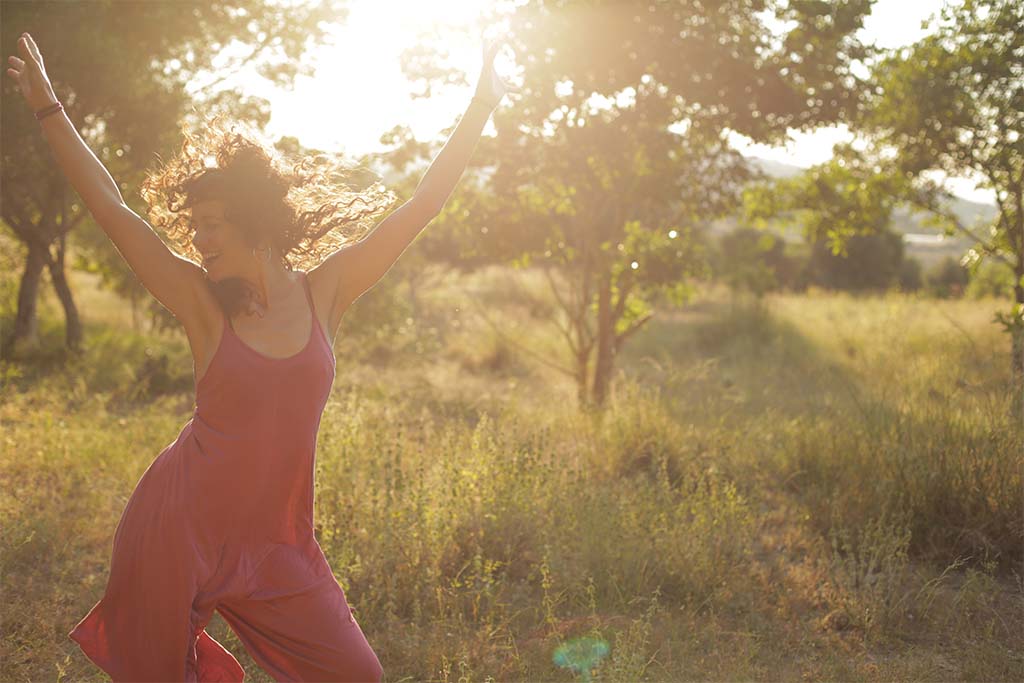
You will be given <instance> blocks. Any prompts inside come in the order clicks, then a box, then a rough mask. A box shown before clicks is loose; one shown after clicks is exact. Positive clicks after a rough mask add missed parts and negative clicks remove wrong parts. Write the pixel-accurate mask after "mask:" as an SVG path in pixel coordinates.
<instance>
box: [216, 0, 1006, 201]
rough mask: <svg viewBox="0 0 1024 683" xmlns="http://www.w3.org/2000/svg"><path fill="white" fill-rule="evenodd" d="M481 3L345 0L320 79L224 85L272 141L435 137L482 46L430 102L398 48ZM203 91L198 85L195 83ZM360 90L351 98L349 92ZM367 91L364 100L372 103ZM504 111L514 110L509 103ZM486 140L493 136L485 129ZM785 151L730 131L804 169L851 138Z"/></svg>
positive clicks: (810, 136)
mask: <svg viewBox="0 0 1024 683" xmlns="http://www.w3.org/2000/svg"><path fill="white" fill-rule="evenodd" d="M483 4H484V2H481V0H434V1H433V2H422V0H350V3H349V16H348V20H347V22H346V23H345V24H344V25H343V26H340V27H338V29H337V30H335V31H333V32H332V33H331V36H330V39H331V41H332V44H330V45H325V46H321V47H318V48H316V49H315V50H314V51H313V52H312V53H311V58H312V59H313V60H314V63H315V68H316V72H315V73H314V75H313V77H299V78H297V79H296V82H295V85H294V88H293V89H291V90H283V89H279V88H275V87H273V86H271V85H270V84H269V82H268V81H266V80H265V79H263V78H261V77H260V76H258V75H256V74H255V73H254V72H252V71H248V70H247V71H243V72H241V73H240V74H238V75H237V76H235V77H232V78H231V79H229V81H228V83H230V84H231V85H232V87H236V88H240V89H242V90H243V91H244V92H246V93H247V94H250V95H258V96H261V97H266V98H267V99H268V100H269V101H270V105H271V118H270V122H269V124H268V125H267V129H266V133H267V135H268V136H270V137H271V138H272V139H276V138H277V137H279V136H282V135H294V136H296V137H297V138H298V139H299V140H300V141H301V142H302V144H304V145H306V146H309V147H315V148H318V149H324V150H328V151H342V152H344V153H345V154H347V155H350V156H357V155H359V154H363V153H366V152H374V151H379V150H381V149H383V145H381V143H380V136H381V134H383V133H384V132H385V131H387V130H389V129H390V128H392V127H393V126H395V125H398V124H405V125H408V126H409V127H410V128H411V130H412V132H413V134H414V135H415V136H416V137H417V138H419V139H428V138H433V137H434V136H436V135H437V133H438V132H439V131H440V130H441V129H443V128H445V127H446V126H449V125H451V123H452V122H453V121H454V120H455V118H456V117H457V116H458V115H459V114H460V113H461V112H462V111H464V109H465V107H466V105H467V104H468V102H469V98H470V97H471V96H472V90H473V87H474V86H475V83H476V79H477V77H478V75H479V72H480V59H481V55H480V44H479V42H476V41H474V39H473V38H472V32H459V31H452V32H451V37H450V39H448V41H447V47H448V49H449V61H450V63H451V64H452V65H453V66H456V67H459V68H461V69H462V70H463V71H465V72H466V74H467V80H468V81H469V84H468V85H466V86H461V87H455V86H451V87H448V88H445V89H443V90H435V92H434V93H432V95H431V97H430V98H419V99H416V98H413V97H412V96H411V93H412V91H413V90H415V88H416V86H415V84H413V83H410V82H409V81H408V80H406V79H405V77H404V76H403V74H402V71H401V64H400V61H399V56H400V54H401V51H402V50H404V49H405V48H407V47H409V46H411V45H413V44H415V43H416V38H417V36H419V35H420V34H421V33H427V32H431V31H432V30H433V29H434V28H435V27H436V26H455V27H458V26H460V25H469V24H471V23H472V22H473V21H474V20H475V19H476V18H477V16H478V13H479V9H480V7H481V5H483ZM942 4H943V0H877V1H876V3H875V5H874V8H873V10H872V13H871V15H870V16H869V17H868V18H867V20H866V21H865V25H864V27H863V28H862V29H861V37H862V38H863V39H864V40H865V41H866V42H873V43H875V44H877V45H879V46H881V47H886V48H891V47H899V46H901V45H906V44H909V43H912V42H914V41H916V40H918V39H919V38H921V37H922V36H923V35H925V34H926V33H927V31H926V30H925V29H923V28H922V26H921V24H922V21H923V20H926V19H928V18H929V17H930V16H931V15H933V14H937V13H938V12H939V10H940V9H941V7H942ZM197 83H199V84H201V81H197ZM351 92H354V93H359V97H358V98H351V99H352V100H353V101H351V102H350V98H349V97H347V96H346V93H351ZM368 94H369V96H368ZM500 106H503V107H504V106H511V105H510V103H509V100H508V99H506V100H505V102H504V103H503V104H502V105H500ZM483 134H484V135H493V134H495V130H494V128H493V126H492V125H491V124H490V123H488V124H487V127H485V128H484V132H483ZM790 137H791V140H792V142H790V144H788V145H787V146H785V147H767V146H765V145H756V144H751V143H750V141H749V140H747V139H744V138H743V137H742V136H739V135H737V134H733V135H732V136H731V138H730V139H731V142H732V144H733V145H734V146H735V147H736V148H737V149H739V150H740V151H741V152H742V153H744V154H746V155H750V156H758V157H762V158H766V159H771V160H774V161H779V162H783V163H787V164H792V165H794V166H800V167H804V168H806V167H808V166H811V165H814V164H817V163H821V162H823V161H826V160H827V159H829V158H830V157H831V156H832V146H833V145H834V144H835V143H836V142H839V141H846V140H850V139H852V136H851V135H850V133H849V131H848V130H847V129H846V127H845V126H840V127H834V126H833V127H828V128H821V129H818V130H817V131H814V132H813V133H800V132H796V131H794V132H792V133H791V135H790ZM948 182H949V183H950V187H951V188H952V189H953V191H954V192H956V193H957V194H958V195H960V196H961V197H965V198H967V199H972V200H975V201H983V202H989V203H992V202H993V201H994V200H993V198H992V193H991V192H990V191H978V190H975V189H974V187H973V185H974V184H973V183H972V182H971V181H970V180H966V179H949V181H948Z"/></svg>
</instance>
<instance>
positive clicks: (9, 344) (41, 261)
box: [2, 242, 47, 358]
mask: <svg viewBox="0 0 1024 683" xmlns="http://www.w3.org/2000/svg"><path fill="white" fill-rule="evenodd" d="M46 261H47V258H46V254H45V252H44V250H43V248H41V247H40V246H38V244H36V243H33V242H29V243H28V256H27V257H26V258H25V269H24V270H23V271H22V273H21V283H20V284H19V286H18V310H17V312H16V313H15V316H14V329H12V330H10V331H9V332H8V333H7V334H5V335H4V339H3V352H2V356H3V357H4V358H11V357H13V356H14V354H15V353H16V352H17V351H19V350H20V349H22V348H25V347H37V346H38V345H39V316H38V315H37V308H38V300H39V283H40V282H41V281H42V274H43V267H44V266H45V265H46Z"/></svg>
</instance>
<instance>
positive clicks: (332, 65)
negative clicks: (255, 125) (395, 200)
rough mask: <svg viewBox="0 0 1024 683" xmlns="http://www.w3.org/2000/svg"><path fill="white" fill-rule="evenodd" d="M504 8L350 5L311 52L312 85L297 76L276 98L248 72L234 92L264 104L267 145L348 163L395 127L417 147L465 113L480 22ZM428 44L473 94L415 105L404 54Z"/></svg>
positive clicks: (389, 0) (393, 2)
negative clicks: (440, 47)
mask: <svg viewBox="0 0 1024 683" xmlns="http://www.w3.org/2000/svg"><path fill="white" fill-rule="evenodd" d="M506 5H509V3H508V2H497V1H491V0H477V1H475V2H474V1H471V0H436V1H434V2H422V0H420V1H418V2H417V1H414V0H385V1H381V0H352V2H351V3H350V4H349V5H348V8H349V14H348V18H347V20H346V22H345V23H344V24H340V25H338V26H337V27H336V28H335V29H333V30H332V31H330V32H329V34H328V36H327V40H326V43H325V44H324V45H320V46H318V47H315V48H313V50H311V52H310V54H309V58H310V59H311V60H312V61H313V64H314V68H315V72H314V74H313V76H312V77H306V76H300V77H298V78H296V79H295V84H294V89H292V90H281V89H278V88H275V87H273V86H272V85H271V84H269V83H268V82H267V81H266V80H264V79H263V78H261V77H260V76H258V75H257V74H255V72H254V71H251V70H247V71H246V72H243V73H242V74H240V75H239V76H238V77H237V78H233V79H231V87H236V88H239V89H240V90H242V91H243V92H245V93H246V94H248V95H255V96H259V97H265V98H266V99H267V100H268V101H269V104H270V111H271V118H270V122H269V123H268V125H267V131H266V132H267V134H268V136H270V137H271V138H277V137H279V136H282V135H292V136H295V137H297V138H298V139H299V141H300V142H301V143H302V144H303V145H305V146H307V147H314V148H317V149H322V150H326V151H329V152H344V153H345V154H346V155H349V156H352V157H356V156H359V155H361V154H364V153H367V152H374V151H378V150H380V149H381V148H382V146H381V144H380V136H381V135H382V134H383V133H384V132H386V131H387V130H389V129H391V128H392V127H394V126H395V125H399V124H402V125H407V126H409V127H410V128H411V129H412V131H413V134H414V135H415V136H416V137H417V138H419V139H426V138H430V137H432V136H433V135H435V134H436V133H437V132H438V131H439V130H441V129H443V128H444V127H446V126H448V125H450V124H451V123H452V121H453V120H454V118H455V117H456V116H458V115H459V114H460V113H461V112H462V111H464V109H465V106H466V104H468V102H469V98H470V96H471V95H472V87H473V86H474V85H475V82H474V81H475V79H476V77H477V76H478V74H479V70H480V42H479V41H480V36H479V35H478V31H479V27H478V24H479V21H480V20H481V17H483V16H486V15H487V14H489V13H490V11H491V10H497V11H502V10H503V8H504V6H506ZM431 37H443V39H444V45H445V48H446V50H447V51H448V58H447V62H448V64H449V65H450V66H452V67H454V68H457V69H461V70H462V71H464V72H465V73H466V75H467V80H468V81H470V86H467V87H462V88H458V87H448V88H444V89H442V90H438V91H436V92H433V93H432V95H431V97H430V98H422V99H416V98H413V97H412V95H411V93H412V92H413V91H414V90H417V89H418V88H417V86H416V84H414V83H410V82H409V81H408V80H406V78H405V76H404V74H403V73H402V70H401V54H402V52H403V51H405V50H407V49H409V48H410V47H413V46H414V45H416V44H417V42H420V41H422V40H423V39H424V38H426V39H430V38H431ZM488 125H489V126H490V124H488ZM492 132H493V129H492ZM485 133H487V129H485Z"/></svg>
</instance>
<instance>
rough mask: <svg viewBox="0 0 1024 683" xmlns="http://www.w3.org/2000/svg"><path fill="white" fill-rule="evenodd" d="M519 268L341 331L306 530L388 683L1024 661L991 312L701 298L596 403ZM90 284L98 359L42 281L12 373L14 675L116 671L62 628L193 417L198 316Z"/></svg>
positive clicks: (865, 675)
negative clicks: (584, 668)
mask: <svg viewBox="0 0 1024 683" xmlns="http://www.w3.org/2000/svg"><path fill="white" fill-rule="evenodd" d="M509 277H511V275H510V274H509V273H507V272H505V271H502V270H500V269H495V270H491V271H487V272H484V273H481V274H478V275H476V276H473V277H468V278H465V277H464V278H458V277H455V276H454V275H452V276H449V277H445V278H442V279H441V280H440V281H439V284H438V285H436V287H435V288H434V289H433V290H432V291H430V292H420V293H419V304H418V308H417V313H416V317H415V318H412V317H411V315H409V314H407V313H406V312H405V304H404V302H403V299H402V297H403V296H404V291H403V289H402V288H401V287H382V288H381V289H380V290H379V291H378V290H375V291H374V292H371V293H370V294H368V295H367V296H366V297H364V298H363V299H361V300H360V301H359V302H358V303H357V304H356V306H355V307H354V308H353V310H352V311H350V312H349V314H348V315H347V316H346V319H345V321H344V322H343V323H342V328H341V332H340V334H339V340H338V342H337V346H336V349H335V351H336V353H337V358H338V369H337V371H338V375H337V379H336V381H335V386H334V391H333V393H332V395H331V398H330V400H329V403H328V405H327V408H326V411H325V414H324V417H323V420H322V423H321V431H320V436H319V446H318V453H317V466H318V471H317V479H316V486H317V488H316V520H317V537H318V539H319V541H320V543H321V546H322V547H323V548H324V551H325V553H326V554H327V556H328V559H329V560H330V562H331V566H332V567H333V569H334V572H335V575H336V577H337V578H338V580H339V582H340V583H341V584H342V586H343V587H344V588H345V590H346V593H347V595H348V597H349V600H350V602H351V603H352V605H353V607H354V609H355V612H356V614H357V616H358V618H359V621H360V624H361V625H362V627H363V629H364V631H365V632H366V634H367V637H368V638H369V640H370V642H371V644H372V645H373V646H374V648H375V650H376V651H377V653H378V656H379V657H380V659H381V662H382V664H383V666H384V669H385V672H386V676H387V679H388V680H390V681H400V680H406V681H412V680H416V681H420V680H432V681H456V680H458V681H486V680H523V681H536V680H565V681H568V680H574V679H575V678H580V677H579V676H578V675H574V674H573V673H572V672H571V671H569V670H567V669H562V668H559V667H557V666H556V665H555V664H554V663H553V660H552V655H553V653H554V652H555V650H556V648H557V647H558V646H559V645H561V644H563V643H566V642H568V641H571V640H573V639H575V638H581V637H588V636H589V637H596V638H599V639H603V640H604V641H605V642H607V644H608V645H609V654H608V656H607V657H606V658H605V659H604V660H603V661H602V663H601V664H600V666H599V667H598V668H596V669H595V670H594V671H593V676H592V677H593V679H594V680H603V681H634V680H750V679H757V680H805V679H806V680H821V679H829V680H869V681H876V680H879V681H881V680H886V681H887V680H893V679H900V680H904V679H912V680H1019V679H1021V678H1024V656H1022V652H1024V643H1022V637H1021V633H1024V614H1022V610H1021V607H1022V604H1024V603H1022V601H1024V580H1022V577H1021V573H1020V572H1021V570H1020V566H1021V560H1022V559H1024V558H1022V555H1021V552H1022V548H1024V524H1022V516H1024V512H1022V510H1024V500H1022V486H1021V484H1022V482H1021V471H1022V467H1021V465H1022V463H1024V456H1022V454H1024V436H1022V432H1021V428H1020V427H1019V426H1017V425H1014V424H1012V423H1011V422H1010V420H1009V418H1008V413H1009V400H1008V381H1009V380H1008V375H1009V341H1008V339H1006V338H1005V336H1003V335H1002V334H1001V333H1000V332H999V331H998V329H997V328H996V327H995V326H994V325H992V324H991V322H990V318H991V311H993V310H995V309H997V308H998V307H999V306H1000V305H1001V302H996V301H985V300H982V301H980V302H979V301H929V300H918V299H915V298H912V297H905V296H897V295H890V296H888V297H875V298H855V297H850V296H844V295H834V294H823V293H820V292H814V291H812V292H810V293H809V294H807V295H803V296H781V295H780V296H774V297H771V298H769V299H767V300H766V301H765V302H764V304H763V305H762V306H752V305H748V304H738V305H734V304H732V303H731V302H730V301H729V300H727V299H726V298H724V297H723V296H722V295H721V294H720V293H718V292H717V291H709V292H707V294H706V295H704V296H703V297H702V298H701V299H700V300H699V301H697V302H695V303H694V304H693V305H691V306H688V307H686V308H684V309H679V310H665V311H659V313H658V315H657V317H656V318H655V319H654V320H652V321H651V323H650V324H649V326H648V327H647V328H645V329H644V330H643V331H641V332H640V333H639V334H638V335H636V336H635V337H634V338H633V339H632V340H631V343H630V345H629V346H627V347H626V348H625V349H624V351H623V353H622V354H621V355H620V357H619V358H618V366H617V370H616V373H617V374H616V384H615V393H614V397H613V402H612V405H611V406H610V409H609V412H608V414H607V415H606V416H605V417H604V419H603V420H593V419H590V418H587V417H584V416H582V415H580V414H578V413H577V412H576V410H575V407H574V401H575V387H573V386H572V385H571V384H570V383H569V382H568V381H567V379H566V377H565V376H563V375H561V374H559V373H558V372H556V371H554V370H552V369H551V368H549V367H547V366H545V365H543V364H539V363H537V362H536V361H535V360H534V359H533V358H532V357H531V356H530V355H529V354H527V353H525V352H523V351H522V348H521V347H523V346H525V347H528V348H530V349H533V350H535V351H537V352H540V353H543V354H544V355H546V356H549V357H550V358H552V359H553V360H555V361H556V362H560V363H562V364H567V362H566V359H565V358H564V357H563V355H562V354H564V350H563V349H561V347H560V346H559V338H558V332H557V330H556V329H555V328H554V327H553V326H551V325H550V324H549V323H545V322H544V321H543V320H542V319H541V318H539V317H537V316H538V315H539V314H540V312H542V311H543V308H544V307H543V306H542V305H538V304H531V303H530V301H529V299H528V297H527V295H526V294H525V293H524V291H529V292H534V295H535V296H536V295H538V293H541V292H543V288H542V287H541V286H540V284H539V283H540V281H539V280H534V279H532V278H531V277H530V276H529V275H525V276H523V277H525V282H524V287H525V290H524V291H520V290H519V289H513V288H510V287H508V286H507V281H508V278H509ZM73 285H74V286H75V291H76V295H78V297H79V301H80V302H83V303H82V304H81V305H82V310H83V317H84V318H85V320H86V321H87V330H86V340H87V344H86V351H85V354H84V356H82V357H81V358H74V359H68V358H65V356H64V354H63V353H62V352H61V351H60V347H61V343H62V337H61V325H60V315H59V311H58V309H57V305H56V301H55V299H53V297H52V295H49V294H47V295H46V296H44V297H43V299H42V301H41V304H42V305H41V320H42V333H43V334H42V347H41V348H40V349H39V350H38V351H36V352H32V353H31V354H29V355H28V356H27V357H26V358H24V359H22V360H19V361H17V362H14V363H9V364H6V365H3V366H0V376H2V377H3V378H4V386H3V397H2V403H0V419H2V431H0V440H2V443H3V446H4V448H3V450H2V453H0V478H2V481H3V482H4V486H3V487H2V488H0V515H2V527H3V535H2V537H0V550H2V554H0V572H2V576H3V588H4V600H3V606H2V607H0V610H2V613H0V617H2V619H3V624H4V629H3V633H2V636H0V638H2V641H0V647H2V652H3V657H2V658H0V659H2V664H0V679H2V680H5V681H6V680H12V681H36V680H49V679H53V678H56V679H57V680H75V681H79V680H83V681H87V680H96V681H99V680H104V677H103V676H102V675H101V674H100V673H99V671H98V670H97V669H96V668H95V667H93V666H92V664H91V663H90V662H89V661H88V660H87V659H86V658H85V657H84V655H82V654H81V652H80V651H79V650H78V648H77V645H75V644H74V643H73V642H72V641H70V640H68V639H67V638H66V633H67V631H69V630H70V629H71V627H72V626H73V625H74V623H75V622H76V621H77V620H78V619H79V618H81V617H82V616H83V615H84V614H85V612H86V611H87V610H88V608H89V607H91V606H92V604H93V603H94V602H95V600H97V599H98V598H99V596H100V595H101V593H102V590H103V587H104V584H105V582H106V576H107V574H106V570H107V563H108V560H109V552H110V543H111V541H112V537H113V532H114V528H115V525H116V523H117V520H118V517H119V515H120V513H121V511H122V510H123V507H124V504H125V502H126V501H127V497H128V495H129V494H130V493H131V490H132V487H133V486H134V485H135V483H136V482H137V481H138V478H139V476H140V475H141V474H142V472H143V471H144V470H145V468H146V467H147V466H148V464H149V463H150V461H151V460H152V458H153V457H155V455H156V454H157V453H158V452H159V451H160V449H161V448H162V447H163V446H164V445H166V444H167V443H168V442H169V441H170V440H171V439H173V437H174V435H175V434H176V433H177V430H178V429H180V427H181V426H182V424H183V423H184V422H185V421H186V420H187V419H188V416H189V415H190V413H191V411H192V407H193V404H192V398H193V397H192V393H191V391H192V375H191V373H192V363H191V358H190V356H189V353H188V344H187V342H186V340H185V338H184V336H183V335H165V336H161V337H149V336H147V335H143V334H139V333H136V332H133V331H132V330H131V317H130V315H128V314H127V313H126V310H125V306H124V304H123V303H121V302H120V301H118V300H116V299H114V298H113V297H111V296H110V295H108V294H106V293H104V292H101V291H99V290H97V289H96V288H95V285H94V283H93V282H92V281H91V280H90V279H89V278H88V277H87V276H83V275H81V274H74V276H73ZM84 302H87V304H86V303H84ZM479 302H486V308H485V309H484V310H485V311H486V312H487V314H488V315H489V317H490V318H491V320H492V321H494V322H496V323H498V324H499V326H500V328H499V329H500V330H501V332H500V334H499V333H498V332H496V331H495V329H494V328H492V327H491V326H490V325H488V324H487V323H485V322H484V321H483V320H482V318H481V317H480V313H479V311H480V309H479V308H478V304H479ZM0 310H9V309H4V308H0ZM382 311H384V312H385V313H382ZM397 311H401V313H398V312H397ZM8 324H10V319H9V318H5V319H4V320H3V325H5V326H6V325H8ZM147 349H148V354H149V355H148V356H147ZM161 354H166V355H167V356H168V359H169V361H168V365H167V370H166V372H164V373H162V374H160V373H157V374H154V373H152V372H150V373H148V374H145V376H144V377H142V378H140V373H142V371H141V368H142V367H143V366H144V362H145V360H146V358H147V357H149V358H159V356H160V355H161ZM158 375H159V376H158ZM208 630H209V631H210V633H211V635H213V636H214V637H215V638H217V639H218V640H220V641H221V642H222V643H223V644H224V645H225V646H226V647H228V648H229V649H230V650H231V651H232V652H233V653H234V654H235V656H236V657H238V659H239V661H240V662H241V663H242V664H243V666H244V667H245V669H246V672H247V680H252V681H270V680H271V679H270V678H269V677H268V676H267V675H266V674H265V673H264V672H263V671H261V670H260V669H259V668H258V666H257V665H256V664H255V663H254V662H253V661H252V660H251V658H249V656H248V655H247V653H246V652H245V650H244V648H243V647H242V645H241V643H240V642H239V641H238V639H237V638H235V636H234V634H233V633H232V632H231V631H230V630H229V629H228V628H227V625H226V624H225V623H224V622H223V621H222V620H221V619H220V617H219V616H215V617H214V620H213V621H211V623H210V625H209V626H208ZM574 677H575V678H574Z"/></svg>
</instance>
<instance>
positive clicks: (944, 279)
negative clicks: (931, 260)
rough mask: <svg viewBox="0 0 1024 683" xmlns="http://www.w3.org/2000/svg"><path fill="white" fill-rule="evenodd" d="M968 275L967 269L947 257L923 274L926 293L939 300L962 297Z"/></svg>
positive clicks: (955, 260)
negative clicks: (939, 298)
mask: <svg viewBox="0 0 1024 683" xmlns="http://www.w3.org/2000/svg"><path fill="white" fill-rule="evenodd" d="M968 279H969V275H968V272H967V269H966V268H964V267H963V266H961V265H960V262H959V261H958V260H957V259H955V258H953V257H952V256H947V257H946V258H944V259H942V260H941V261H939V262H938V263H936V264H935V265H934V266H933V267H932V268H931V269H930V270H929V271H928V272H927V273H925V285H926V286H927V288H928V291H929V292H930V293H931V294H932V295H933V296H937V297H941V298H949V297H959V296H963V294H964V290H965V288H966V287H967V282H968Z"/></svg>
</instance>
